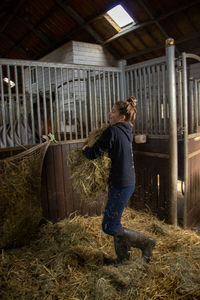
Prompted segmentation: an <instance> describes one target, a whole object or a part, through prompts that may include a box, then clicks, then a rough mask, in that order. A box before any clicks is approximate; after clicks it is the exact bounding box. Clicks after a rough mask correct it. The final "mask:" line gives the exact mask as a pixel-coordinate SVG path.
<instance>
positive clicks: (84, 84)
mask: <svg viewBox="0 0 200 300" xmlns="http://www.w3.org/2000/svg"><path fill="white" fill-rule="evenodd" d="M86 78H87V71H84V70H83V87H84V91H83V92H84V109H85V131H86V132H85V134H86V137H88V109H87V94H86V92H87V89H86V88H87V84H86Z"/></svg>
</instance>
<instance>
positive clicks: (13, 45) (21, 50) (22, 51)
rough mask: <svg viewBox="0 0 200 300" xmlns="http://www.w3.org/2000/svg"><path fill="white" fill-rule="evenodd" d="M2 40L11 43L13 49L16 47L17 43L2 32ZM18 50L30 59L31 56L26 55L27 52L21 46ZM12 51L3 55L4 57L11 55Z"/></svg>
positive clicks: (0, 34)
mask: <svg viewBox="0 0 200 300" xmlns="http://www.w3.org/2000/svg"><path fill="white" fill-rule="evenodd" d="M0 38H2V39H3V40H5V41H6V42H7V43H9V44H10V45H11V46H12V49H13V47H15V46H16V45H15V42H14V41H13V40H11V39H10V38H9V37H8V36H7V35H5V34H4V33H2V32H0ZM17 49H18V50H19V51H20V52H21V54H23V56H24V57H26V58H29V59H30V57H29V55H28V54H27V53H26V51H25V50H24V49H23V48H22V47H21V46H18V47H17ZM10 51H11V50H10V49H9V51H6V52H5V53H4V54H2V55H3V56H4V55H7V54H8V53H10Z"/></svg>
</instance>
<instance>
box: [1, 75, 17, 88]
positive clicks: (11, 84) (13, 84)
mask: <svg viewBox="0 0 200 300" xmlns="http://www.w3.org/2000/svg"><path fill="white" fill-rule="evenodd" d="M3 81H4V82H6V83H7V84H9V85H10V87H11V88H13V87H14V86H15V83H14V82H13V81H12V80H10V79H8V77H4V79H3Z"/></svg>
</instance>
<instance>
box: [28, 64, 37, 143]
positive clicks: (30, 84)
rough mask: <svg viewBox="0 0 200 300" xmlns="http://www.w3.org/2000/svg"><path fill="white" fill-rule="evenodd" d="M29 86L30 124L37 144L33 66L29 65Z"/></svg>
mask: <svg viewBox="0 0 200 300" xmlns="http://www.w3.org/2000/svg"><path fill="white" fill-rule="evenodd" d="M28 87H29V97H30V116H29V117H30V120H29V125H30V126H31V130H32V135H33V143H34V144H35V120H34V111H33V92H32V83H31V67H30V65H29V66H28Z"/></svg>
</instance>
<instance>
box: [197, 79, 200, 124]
mask: <svg viewBox="0 0 200 300" xmlns="http://www.w3.org/2000/svg"><path fill="white" fill-rule="evenodd" d="M197 84H198V90H197V92H198V114H199V115H198V120H199V123H198V126H200V80H198V82H197Z"/></svg>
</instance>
